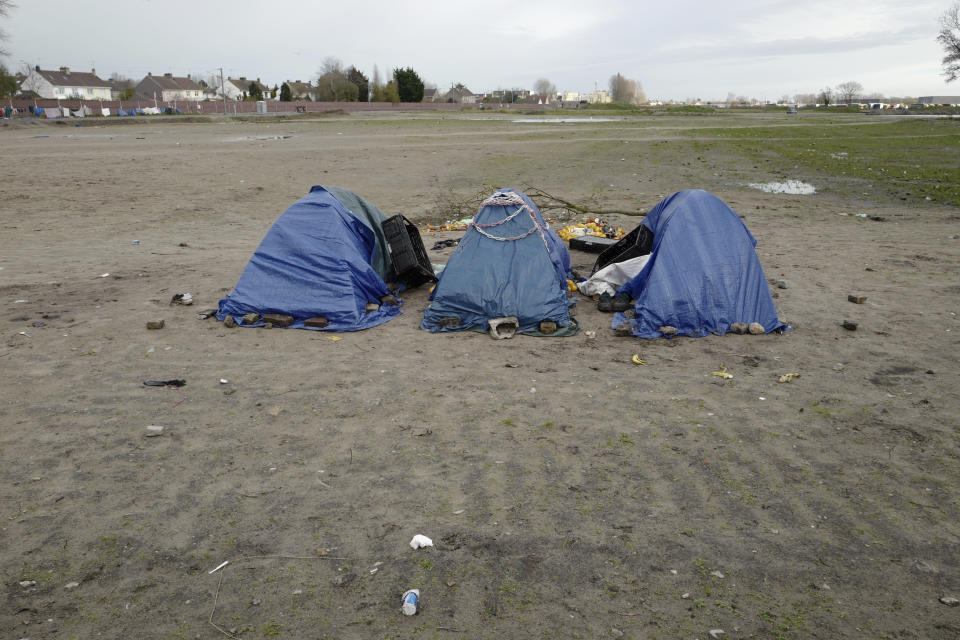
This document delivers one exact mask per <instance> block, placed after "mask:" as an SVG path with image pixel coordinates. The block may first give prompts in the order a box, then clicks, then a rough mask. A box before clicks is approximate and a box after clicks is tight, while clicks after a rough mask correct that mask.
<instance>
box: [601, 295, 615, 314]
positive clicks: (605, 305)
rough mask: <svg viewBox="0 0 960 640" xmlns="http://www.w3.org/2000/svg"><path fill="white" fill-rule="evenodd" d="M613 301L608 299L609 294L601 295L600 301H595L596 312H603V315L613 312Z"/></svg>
mask: <svg viewBox="0 0 960 640" xmlns="http://www.w3.org/2000/svg"><path fill="white" fill-rule="evenodd" d="M612 305H613V300H612V299H611V298H610V294H609V293H606V292H604V293H601V294H600V299H599V300H597V311H603V312H605V313H610V312H612V311H613V306H612Z"/></svg>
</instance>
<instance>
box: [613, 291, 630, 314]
mask: <svg viewBox="0 0 960 640" xmlns="http://www.w3.org/2000/svg"><path fill="white" fill-rule="evenodd" d="M632 306H633V304H632V300H631V299H630V294H628V293H618V294H617V295H615V296H613V298H612V299H611V300H610V310H611V311H626V310H627V309H629V308H630V307H632Z"/></svg>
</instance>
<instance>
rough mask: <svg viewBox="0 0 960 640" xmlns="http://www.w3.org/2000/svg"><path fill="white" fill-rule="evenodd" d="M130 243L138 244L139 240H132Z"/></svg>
mask: <svg viewBox="0 0 960 640" xmlns="http://www.w3.org/2000/svg"><path fill="white" fill-rule="evenodd" d="M130 244H140V241H139V240H134V241H133V242H131V243H130Z"/></svg>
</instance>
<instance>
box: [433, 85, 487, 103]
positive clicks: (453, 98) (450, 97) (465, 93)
mask: <svg viewBox="0 0 960 640" xmlns="http://www.w3.org/2000/svg"><path fill="white" fill-rule="evenodd" d="M424 93H426V90H424ZM443 101H444V102H456V103H458V104H476V103H477V96H476V94H475V93H474V92H473V91H470V89H467V88H466V87H465V86H463V85H462V84H456V85H454V86H452V87H450V90H449V91H447V93H446V94H444V96H443Z"/></svg>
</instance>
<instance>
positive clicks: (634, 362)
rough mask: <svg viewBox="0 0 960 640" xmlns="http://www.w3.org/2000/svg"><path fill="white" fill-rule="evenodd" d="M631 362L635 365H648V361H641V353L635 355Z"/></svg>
mask: <svg viewBox="0 0 960 640" xmlns="http://www.w3.org/2000/svg"><path fill="white" fill-rule="evenodd" d="M630 362H632V363H633V364H647V361H646V360H641V359H640V354H639V353H635V354H633V357H632V358H630Z"/></svg>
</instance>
